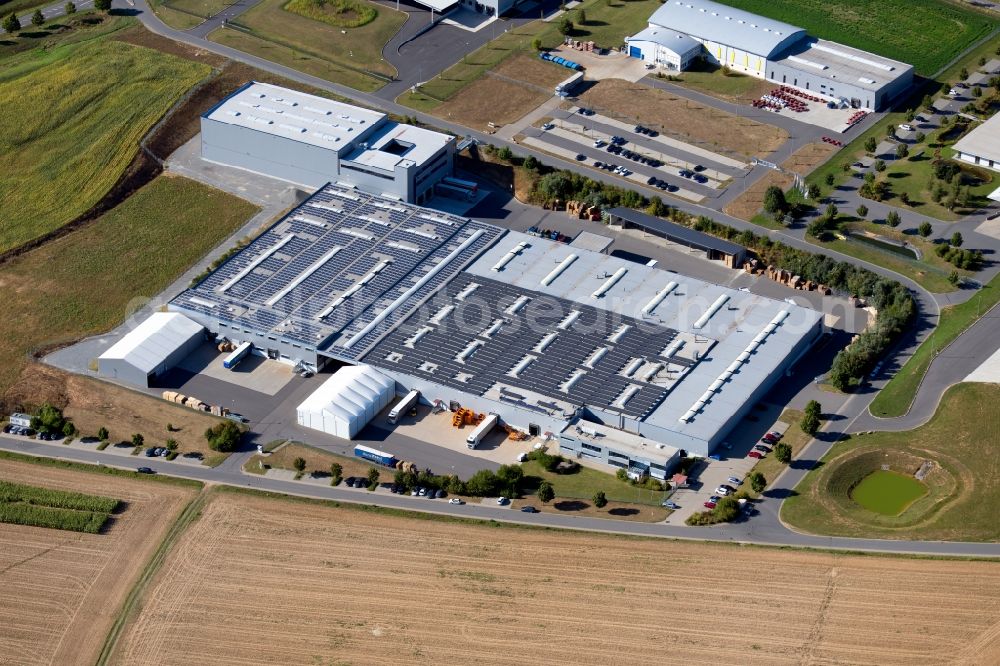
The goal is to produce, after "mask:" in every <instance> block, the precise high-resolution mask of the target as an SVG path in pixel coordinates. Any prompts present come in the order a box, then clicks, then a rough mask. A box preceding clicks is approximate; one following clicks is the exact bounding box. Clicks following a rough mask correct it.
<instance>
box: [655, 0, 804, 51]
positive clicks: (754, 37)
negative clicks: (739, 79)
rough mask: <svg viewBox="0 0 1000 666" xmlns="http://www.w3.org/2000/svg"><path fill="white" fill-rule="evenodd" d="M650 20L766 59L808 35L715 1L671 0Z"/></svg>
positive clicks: (787, 25) (795, 28) (791, 27)
mask: <svg viewBox="0 0 1000 666" xmlns="http://www.w3.org/2000/svg"><path fill="white" fill-rule="evenodd" d="M649 23H650V24H651V25H658V26H661V27H664V28H669V29H671V30H675V31H677V32H682V33H685V34H688V35H691V36H693V37H697V38H699V39H702V40H710V41H713V42H717V43H719V44H725V45H727V46H733V47H735V48H738V49H742V50H743V51H746V52H748V53H753V54H755V55H759V56H762V57H765V58H770V57H771V56H773V55H774V54H775V53H776V52H777V51H779V50H780V49H781V48H783V47H785V46H787V45H789V44H791V43H792V42H794V41H796V40H798V39H801V38H803V37H805V34H806V32H805V30H803V29H802V28H798V27H796V26H794V25H791V24H789V23H782V22H781V21H775V20H772V19H769V18H767V17H764V16H758V15H757V14H751V13H750V12H747V11H744V10H742V9H736V8H735V7H730V6H728V5H722V4H719V3H717V2H712V1H711V0H667V1H666V2H665V3H664V4H663V5H662V6H661V7H660V8H659V9H657V10H656V11H655V12H653V15H652V16H651V17H650V18H649Z"/></svg>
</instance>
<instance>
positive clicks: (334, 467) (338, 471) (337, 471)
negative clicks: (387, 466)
mask: <svg viewBox="0 0 1000 666" xmlns="http://www.w3.org/2000/svg"><path fill="white" fill-rule="evenodd" d="M401 474H404V472H403V471H402V470H400V471H399V472H397V473H396V476H397V479H396V484H397V485H403V484H401V483H400V482H399V481H400V480H399V478H398V477H399V476H400V475H401ZM330 476H331V477H333V478H334V479H338V480H339V479H341V478H343V476H344V466H343V465H341V464H340V463H330ZM334 485H336V484H334Z"/></svg>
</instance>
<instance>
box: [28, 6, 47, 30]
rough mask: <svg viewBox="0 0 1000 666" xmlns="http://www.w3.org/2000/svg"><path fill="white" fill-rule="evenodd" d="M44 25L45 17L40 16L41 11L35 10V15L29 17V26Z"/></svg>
mask: <svg viewBox="0 0 1000 666" xmlns="http://www.w3.org/2000/svg"><path fill="white" fill-rule="evenodd" d="M44 23H45V17H44V16H43V15H42V10H41V9H36V10H35V13H34V14H32V15H31V25H33V26H36V27H37V26H40V25H43V24H44Z"/></svg>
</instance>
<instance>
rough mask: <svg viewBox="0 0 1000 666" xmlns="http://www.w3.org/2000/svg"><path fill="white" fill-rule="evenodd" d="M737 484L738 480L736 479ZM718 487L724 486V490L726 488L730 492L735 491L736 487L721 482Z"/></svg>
mask: <svg viewBox="0 0 1000 666" xmlns="http://www.w3.org/2000/svg"><path fill="white" fill-rule="evenodd" d="M737 485H739V482H738V481H737ZM719 487H720V488H725V489H726V490H728V491H729V492H731V493H735V492H736V488H734V487H733V486H731V485H729V484H728V483H721V484H719Z"/></svg>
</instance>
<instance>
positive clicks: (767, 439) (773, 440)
mask: <svg viewBox="0 0 1000 666" xmlns="http://www.w3.org/2000/svg"><path fill="white" fill-rule="evenodd" d="M760 441H762V442H767V443H768V444H777V443H778V438H777V437H775V436H774V433H770V432H769V433H767V434H766V435H764V436H763V437H761V438H760Z"/></svg>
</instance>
